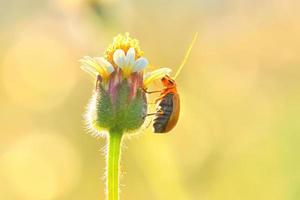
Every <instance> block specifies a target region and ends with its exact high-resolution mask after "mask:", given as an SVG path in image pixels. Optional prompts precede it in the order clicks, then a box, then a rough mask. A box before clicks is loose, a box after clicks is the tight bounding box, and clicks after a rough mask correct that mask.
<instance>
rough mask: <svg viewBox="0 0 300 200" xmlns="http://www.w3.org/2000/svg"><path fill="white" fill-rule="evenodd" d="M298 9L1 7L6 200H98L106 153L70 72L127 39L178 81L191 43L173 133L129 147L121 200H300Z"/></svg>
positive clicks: (276, 2)
mask: <svg viewBox="0 0 300 200" xmlns="http://www.w3.org/2000/svg"><path fill="white" fill-rule="evenodd" d="M299 9H300V2H299V1H296V0H251V1H250V0H227V1H225V0H210V1H208V0H186V1H183V0H181V1H180V0H175V1H169V0H151V1H146V0H124V1H121V0H98V1H97V0H26V1H25V0H11V1H4V0H1V1H0V16H1V17H0V199H1V200H20V199H22V200H83V199H89V200H96V199H104V196H105V195H104V181H103V174H104V168H105V157H104V155H103V152H102V149H103V148H104V147H105V140H104V139H102V138H99V139H95V138H93V137H92V136H91V135H89V134H87V131H86V128H85V125H84V121H83V113H84V112H85V109H86V104H87V102H88V100H89V98H90V96H91V94H92V90H93V87H94V81H93V80H92V79H91V77H90V76H89V75H87V74H86V73H84V72H83V71H81V70H80V69H79V63H78V60H79V59H80V58H81V57H83V56H85V55H90V56H101V55H102V53H103V52H104V50H105V48H106V47H107V46H108V44H109V43H110V42H111V41H112V38H113V37H114V36H115V35H117V34H118V33H124V32H130V33H131V35H132V36H133V37H136V38H138V39H139V40H140V44H141V48H142V50H143V51H144V52H145V56H146V57H147V58H148V60H150V62H151V64H152V65H153V66H169V67H171V68H172V69H173V70H176V68H177V66H179V64H180V62H181V60H182V59H183V56H184V54H185V51H186V49H187V48H188V45H189V43H190V42H191V40H192V37H193V34H194V33H195V32H199V39H198V41H197V43H196V44H195V47H194V49H193V51H192V53H191V56H190V58H189V60H188V62H187V64H186V66H185V68H184V69H183V70H182V73H181V74H180V76H179V77H178V79H177V82H178V87H179V91H180V95H181V102H182V105H181V106H182V111H181V116H180V121H179V124H178V125H177V127H176V128H175V129H174V130H173V131H172V132H171V133H170V134H168V135H154V134H152V133H151V129H150V128H149V129H147V130H146V131H145V132H144V134H141V135H139V136H136V137H132V138H131V139H127V140H125V144H124V148H123V156H122V169H121V170H122V179H121V184H122V186H121V199H127V200H135V199H143V200H153V199H155V200H169V199H170V200H198V199H199V200H200V199H201V200H227V199H228V200H235V199H236V200H240V199H242V200H247V199H249V200H253V199H264V200H265V199H272V200H296V199H297V200H298V199H300V158H299V154H300V145H299V142H300V132H299V131H300V121H299V119H300V114H299V113H300V67H299V65H300V57H299V54H300V23H299V21H300V12H299ZM152 68H154V67H152ZM159 86H160V85H159V84H157V87H159Z"/></svg>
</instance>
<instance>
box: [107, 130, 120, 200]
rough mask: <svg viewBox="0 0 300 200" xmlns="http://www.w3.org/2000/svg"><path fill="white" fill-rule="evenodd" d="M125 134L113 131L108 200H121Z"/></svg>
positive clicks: (108, 173) (111, 133)
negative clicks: (120, 184)
mask: <svg viewBox="0 0 300 200" xmlns="http://www.w3.org/2000/svg"><path fill="white" fill-rule="evenodd" d="M122 136H123V133H122V132H121V131H111V132H110V133H109V139H108V155H107V199H108V200H119V165H120V154H121V142H122Z"/></svg>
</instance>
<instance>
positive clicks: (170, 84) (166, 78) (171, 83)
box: [161, 75, 176, 87]
mask: <svg viewBox="0 0 300 200" xmlns="http://www.w3.org/2000/svg"><path fill="white" fill-rule="evenodd" d="M161 82H162V84H163V85H164V86H165V87H174V86H176V83H175V81H174V79H172V78H171V77H170V76H168V75H165V76H164V77H163V78H162V79H161Z"/></svg>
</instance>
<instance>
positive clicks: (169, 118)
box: [153, 75, 180, 133]
mask: <svg viewBox="0 0 300 200" xmlns="http://www.w3.org/2000/svg"><path fill="white" fill-rule="evenodd" d="M161 82H162V84H163V85H164V86H165V88H164V89H163V90H162V91H161V94H160V97H159V98H158V99H156V102H157V103H158V107H157V113H156V114H155V117H154V123H153V128H154V133H166V132H169V131H170V130H172V129H173V128H174V127H175V125H176V124H177V121H178V119H179V111H180V100H179V94H178V93H177V88H176V83H175V81H174V80H173V79H172V78H171V77H169V76H168V75H166V76H164V77H163V78H162V79H161Z"/></svg>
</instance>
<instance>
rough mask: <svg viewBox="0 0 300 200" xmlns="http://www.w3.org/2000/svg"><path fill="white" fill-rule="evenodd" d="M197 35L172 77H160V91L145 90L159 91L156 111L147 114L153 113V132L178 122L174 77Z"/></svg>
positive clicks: (168, 127)
mask: <svg viewBox="0 0 300 200" xmlns="http://www.w3.org/2000/svg"><path fill="white" fill-rule="evenodd" d="M197 37H198V34H197V33H196V35H195V36H194V39H193V41H192V43H191V45H190V47H189V49H188V50H187V53H186V55H185V57H184V59H183V61H182V63H181V65H180V67H179V69H178V70H177V72H176V75H175V76H174V78H172V77H170V76H169V75H165V76H164V77H163V78H161V83H162V85H163V86H164V88H163V89H162V90H161V91H153V92H147V93H156V92H160V96H159V97H158V98H157V99H156V100H155V103H156V104H157V108H156V113H151V114H148V116H149V115H154V120H153V121H154V122H153V129H154V130H153V132H154V133H167V132H169V131H170V130H172V129H173V128H174V127H175V126H176V124H177V122H178V119H179V113H180V98H179V94H178V91H177V85H176V82H175V79H176V77H177V76H178V75H179V73H180V71H181V70H182V68H183V66H184V64H185V63H186V61H187V58H188V56H189V54H190V52H191V50H192V47H193V45H194V43H195V42H196V40H197Z"/></svg>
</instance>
